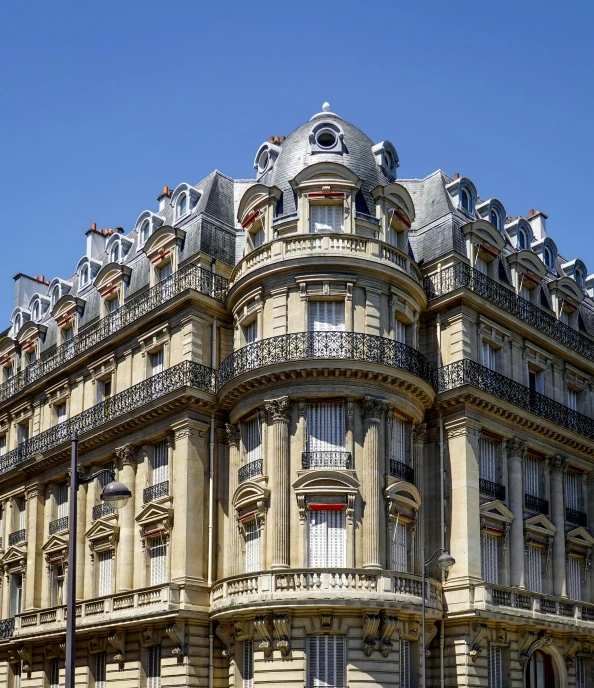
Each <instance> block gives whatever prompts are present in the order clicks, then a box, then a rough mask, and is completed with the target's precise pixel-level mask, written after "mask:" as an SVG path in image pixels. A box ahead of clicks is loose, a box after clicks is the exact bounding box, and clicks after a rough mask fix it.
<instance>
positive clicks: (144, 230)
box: [140, 220, 151, 244]
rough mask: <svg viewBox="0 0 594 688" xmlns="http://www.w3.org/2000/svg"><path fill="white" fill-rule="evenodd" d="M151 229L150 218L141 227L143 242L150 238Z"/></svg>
mask: <svg viewBox="0 0 594 688" xmlns="http://www.w3.org/2000/svg"><path fill="white" fill-rule="evenodd" d="M150 231H151V223H150V222H149V221H148V220H145V221H144V222H143V223H142V227H141V228H140V241H142V243H143V244H144V242H145V241H146V240H147V239H148V238H149V235H150Z"/></svg>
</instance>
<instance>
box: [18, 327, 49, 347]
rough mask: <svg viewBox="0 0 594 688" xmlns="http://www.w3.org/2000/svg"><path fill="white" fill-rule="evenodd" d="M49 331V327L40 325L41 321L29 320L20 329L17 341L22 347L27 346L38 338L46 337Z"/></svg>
mask: <svg viewBox="0 0 594 688" xmlns="http://www.w3.org/2000/svg"><path fill="white" fill-rule="evenodd" d="M46 332H47V327H46V326H45V325H40V324H39V323H36V322H33V321H32V320H29V321H28V322H26V323H25V324H24V325H23V327H21V329H20V330H19V332H18V334H17V341H18V343H19V344H20V346H21V349H24V348H26V346H27V345H28V344H30V343H31V342H33V341H35V340H36V339H41V340H42V341H43V340H44V339H45V335H46Z"/></svg>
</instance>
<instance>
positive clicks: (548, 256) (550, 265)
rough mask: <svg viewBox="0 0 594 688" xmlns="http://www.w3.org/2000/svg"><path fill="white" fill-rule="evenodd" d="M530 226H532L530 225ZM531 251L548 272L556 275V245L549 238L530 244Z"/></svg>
mask: <svg viewBox="0 0 594 688" xmlns="http://www.w3.org/2000/svg"><path fill="white" fill-rule="evenodd" d="M530 226H532V224H531V225H530ZM532 250H533V251H534V253H536V255H537V256H540V259H541V260H542V262H543V263H544V264H545V265H546V267H547V270H549V272H553V273H555V274H557V255H558V251H557V245H556V244H555V242H554V241H553V240H552V239H551V238H550V237H545V238H544V239H540V240H537V241H536V242H535V243H533V244H532Z"/></svg>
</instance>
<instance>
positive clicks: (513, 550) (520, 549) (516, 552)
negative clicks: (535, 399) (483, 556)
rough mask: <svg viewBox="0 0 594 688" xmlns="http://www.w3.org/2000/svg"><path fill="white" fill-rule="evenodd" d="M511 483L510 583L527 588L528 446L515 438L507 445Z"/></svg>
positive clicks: (509, 480)
mask: <svg viewBox="0 0 594 688" xmlns="http://www.w3.org/2000/svg"><path fill="white" fill-rule="evenodd" d="M505 453H506V455H507V470H508V482H509V494H508V499H509V509H510V511H511V512H512V514H513V515H514V519H513V521H512V522H511V527H510V537H509V561H510V571H511V576H510V582H511V585H512V586H516V587H519V588H525V587H526V573H525V566H524V563H525V562H524V483H523V471H522V464H523V462H524V459H525V458H526V444H525V443H524V442H522V441H521V440H519V439H518V438H517V437H514V438H513V439H511V440H508V441H507V442H506V444H505Z"/></svg>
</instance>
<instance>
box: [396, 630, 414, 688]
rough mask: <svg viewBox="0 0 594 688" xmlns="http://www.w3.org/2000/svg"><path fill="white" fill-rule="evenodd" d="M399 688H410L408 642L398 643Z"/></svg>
mask: <svg viewBox="0 0 594 688" xmlns="http://www.w3.org/2000/svg"><path fill="white" fill-rule="evenodd" d="M399 649H400V688H412V682H411V676H410V642H409V641H408V640H401V641H400V647H399Z"/></svg>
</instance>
